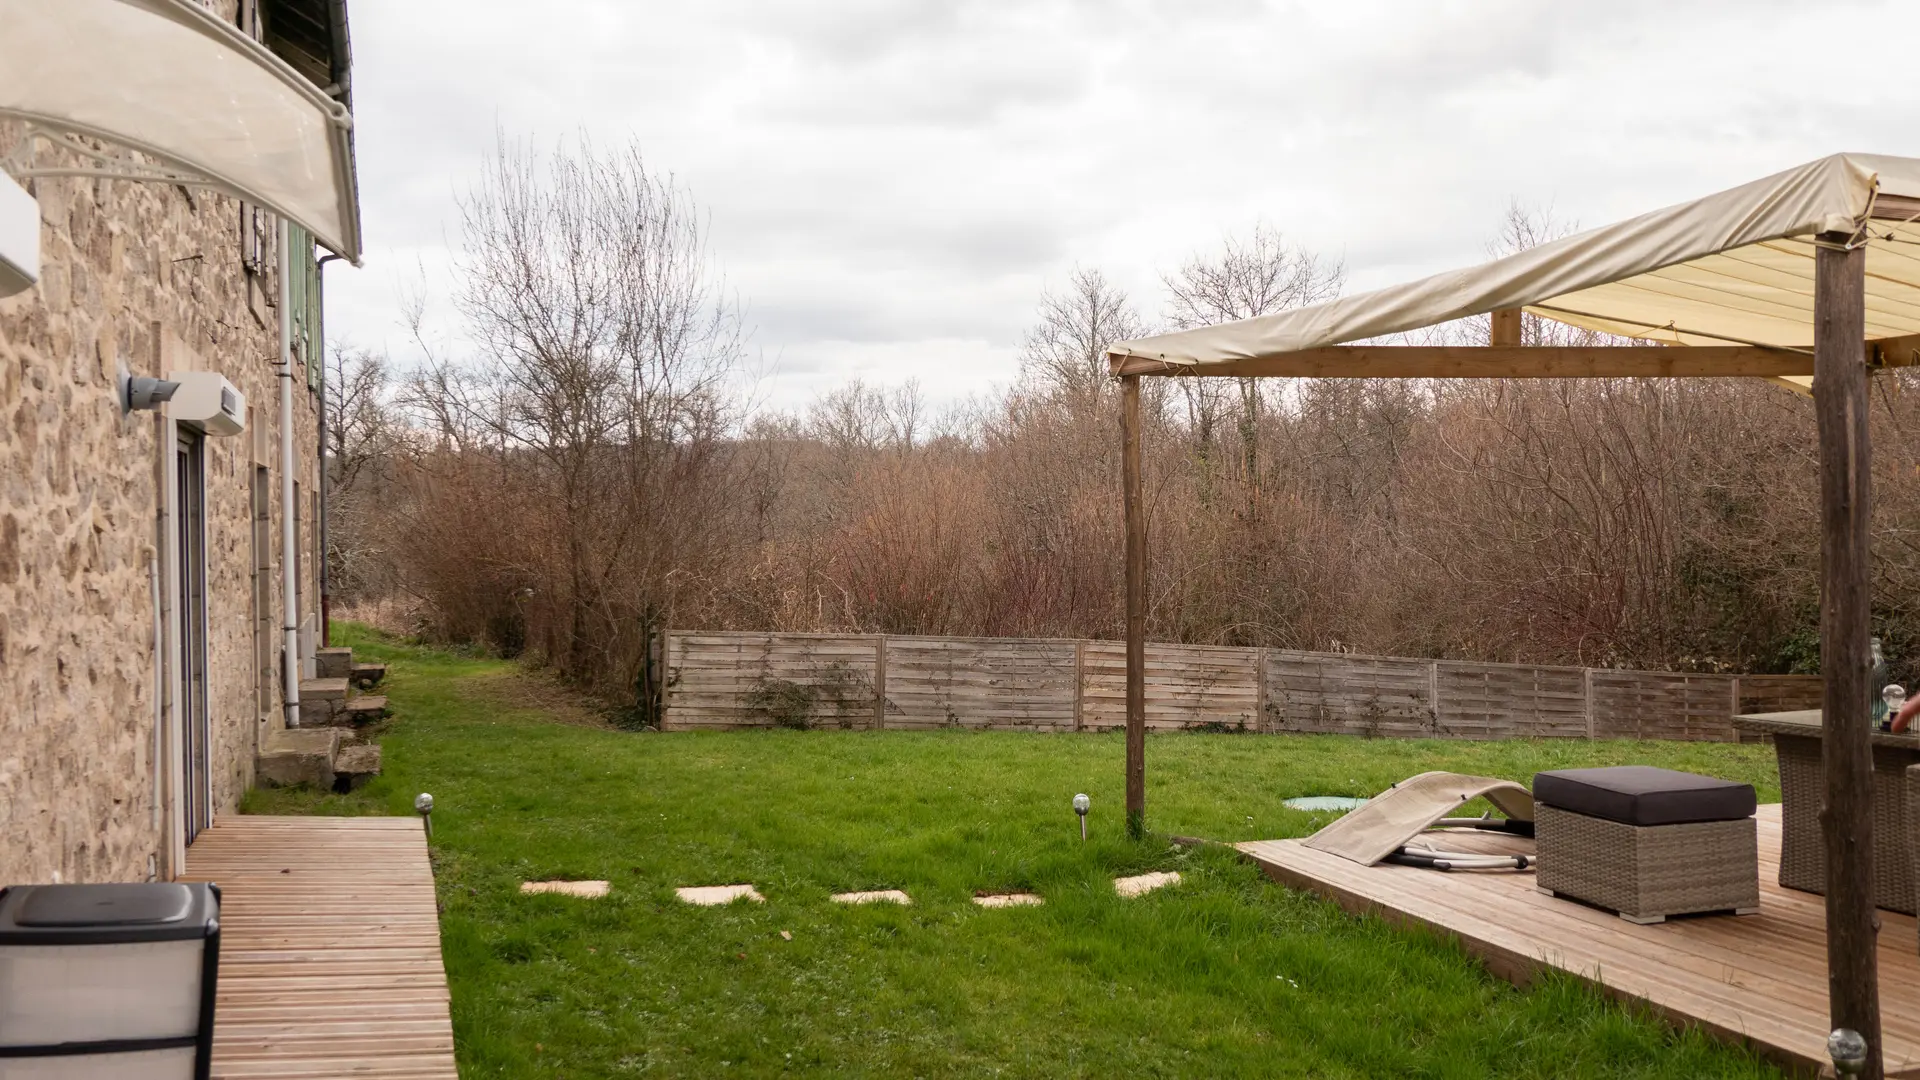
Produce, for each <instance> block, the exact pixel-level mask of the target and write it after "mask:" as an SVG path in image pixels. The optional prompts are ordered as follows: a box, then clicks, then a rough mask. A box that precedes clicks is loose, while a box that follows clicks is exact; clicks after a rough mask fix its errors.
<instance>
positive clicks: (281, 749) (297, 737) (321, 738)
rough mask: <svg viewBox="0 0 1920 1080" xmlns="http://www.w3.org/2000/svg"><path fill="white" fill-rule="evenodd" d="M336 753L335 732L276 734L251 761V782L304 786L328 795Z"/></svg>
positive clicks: (307, 731) (337, 734)
mask: <svg viewBox="0 0 1920 1080" xmlns="http://www.w3.org/2000/svg"><path fill="white" fill-rule="evenodd" d="M339 752H340V732H339V730H338V729H335V728H312V729H308V728H301V729H299V730H295V731H276V732H273V733H272V734H270V735H268V736H267V745H266V746H265V747H264V748H263V749H262V750H261V751H260V754H259V756H258V757H256V758H254V759H253V774H254V778H255V780H256V781H257V782H258V783H261V784H264V785H266V786H267V787H292V786H294V785H297V784H307V785H309V786H312V787H316V788H319V789H320V790H322V791H329V790H332V788H333V785H334V782H335V775H334V758H335V756H336V755H337V754H338V753H339Z"/></svg>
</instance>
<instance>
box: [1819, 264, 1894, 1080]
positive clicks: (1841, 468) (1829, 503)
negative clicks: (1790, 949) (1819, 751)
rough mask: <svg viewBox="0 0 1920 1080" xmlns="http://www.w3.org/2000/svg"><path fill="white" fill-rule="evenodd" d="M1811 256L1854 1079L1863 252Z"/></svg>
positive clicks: (1869, 929) (1833, 983) (1835, 982)
mask: <svg viewBox="0 0 1920 1080" xmlns="http://www.w3.org/2000/svg"><path fill="white" fill-rule="evenodd" d="M1819 240H1820V244H1819V248H1818V250H1817V252H1816V254H1815V256H1814V259H1815V262H1814V308H1813V318H1814V337H1813V342H1814V345H1813V348H1814V362H1813V364H1814V367H1813V370H1814V376H1813V378H1814V388H1815V389H1814V395H1813V399H1814V416H1815V419H1816V420H1817V422H1818V426H1819V441H1820V672H1821V674H1822V675H1823V676H1824V677H1825V687H1824V690H1823V693H1822V698H1821V706H1822V713H1823V716H1824V721H1823V722H1824V724H1825V727H1826V730H1825V737H1824V738H1823V739H1822V740H1821V742H1822V747H1823V754H1824V757H1825V761H1824V765H1825V769H1826V800H1825V805H1824V806H1823V807H1822V809H1821V815H1820V817H1821V821H1820V824H1821V829H1822V831H1823V833H1824V839H1825V841H1826V856H1827V865H1826V871H1827V874H1826V877H1827V896H1826V899H1827V990H1828V1002H1829V1009H1830V1014H1831V1017H1832V1021H1833V1026H1834V1027H1836V1028H1852V1029H1853V1030H1854V1031H1857V1032H1859V1033H1860V1034H1861V1035H1862V1036H1864V1037H1865V1038H1866V1040H1867V1067H1866V1071H1865V1072H1863V1073H1861V1075H1862V1076H1865V1077H1868V1078H1870V1080H1880V1078H1881V1077H1882V1076H1883V1075H1884V1071H1883V1064H1882V1060H1881V1051H1880V989H1879V981H1878V975H1877V970H1876V969H1877V966H1878V965H1877V963H1876V961H1877V959H1878V958H1877V956H1876V955H1875V948H1876V943H1875V933H1876V930H1875V925H1874V924H1875V921H1876V919H1875V916H1874V894H1873V746H1872V742H1871V739H1870V734H1871V733H1870V731H1869V728H1868V721H1867V718H1868V717H1869V716H1870V715H1872V713H1871V704H1872V695H1873V693H1874V691H1875V690H1876V689H1877V688H1876V687H1874V686H1872V685H1871V674H1872V668H1873V656H1872V648H1871V646H1870V643H1869V633H1870V625H1869V624H1870V613H1869V599H1870V593H1869V581H1870V574H1871V569H1872V568H1871V565H1870V562H1869V549H1870V546H1869V542H1868V525H1869V519H1870V517H1871V515H1872V511H1873V492H1872V485H1871V475H1870V465H1871V462H1872V457H1871V454H1870V447H1869V444H1868V437H1867V404H1868V402H1867V366H1866V252H1865V250H1864V249H1861V248H1858V247H1849V246H1848V245H1849V243H1850V241H1851V240H1852V237H1850V236H1849V235H1847V234H1846V233H1822V234H1821V235H1820V238H1819Z"/></svg>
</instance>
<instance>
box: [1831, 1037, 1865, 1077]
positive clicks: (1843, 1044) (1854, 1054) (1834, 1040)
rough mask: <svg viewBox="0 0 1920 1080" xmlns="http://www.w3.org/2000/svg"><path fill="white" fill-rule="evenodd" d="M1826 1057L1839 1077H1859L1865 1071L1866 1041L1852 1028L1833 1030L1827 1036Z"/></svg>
mask: <svg viewBox="0 0 1920 1080" xmlns="http://www.w3.org/2000/svg"><path fill="white" fill-rule="evenodd" d="M1827 1056H1828V1057H1830V1058H1832V1059H1833V1071H1834V1073H1835V1074H1837V1075H1839V1076H1859V1075H1860V1074H1861V1073H1863V1072H1865V1071H1866V1069H1867V1040H1865V1039H1863V1038H1861V1037H1860V1033H1859V1032H1857V1031H1855V1030H1853V1029H1852V1028H1834V1029H1833V1034H1831V1035H1829V1036H1827Z"/></svg>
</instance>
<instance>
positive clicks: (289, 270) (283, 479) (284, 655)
mask: <svg viewBox="0 0 1920 1080" xmlns="http://www.w3.org/2000/svg"><path fill="white" fill-rule="evenodd" d="M274 230H275V233H276V236H275V240H276V244H275V246H276V247H277V248H279V252H280V255H279V264H280V266H279V271H280V602H281V607H282V609H283V611H284V612H285V615H284V617H283V618H282V619H281V629H282V630H283V631H284V638H285V640H284V641H283V642H282V643H281V647H280V651H281V665H280V666H281V672H282V678H283V679H284V681H285V684H286V685H285V688H284V690H283V692H282V700H283V701H284V702H285V707H286V726H287V727H289V728H297V727H299V726H300V612H299V610H298V608H299V604H300V601H299V596H298V594H297V593H296V591H295V588H294V576H295V575H296V574H298V573H299V566H300V564H299V557H300V552H299V547H298V543H297V541H296V539H295V536H294V527H293V522H294V513H295V507H294V505H293V253H292V252H291V251H289V250H288V236H287V219H285V218H280V219H278V220H277V221H276V223H275V225H274Z"/></svg>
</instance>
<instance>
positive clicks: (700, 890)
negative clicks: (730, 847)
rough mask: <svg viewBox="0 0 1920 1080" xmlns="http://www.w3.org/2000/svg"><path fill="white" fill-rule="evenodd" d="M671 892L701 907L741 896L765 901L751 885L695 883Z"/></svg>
mask: <svg viewBox="0 0 1920 1080" xmlns="http://www.w3.org/2000/svg"><path fill="white" fill-rule="evenodd" d="M673 894H674V895H675V896H678V897H679V898H680V899H682V900H684V901H686V902H687V903H689V904H698V905H700V906H701V907H719V906H720V905H721V904H731V903H733V902H734V901H735V900H738V899H740V898H741V897H743V896H744V897H746V898H747V899H749V900H751V901H753V902H754V903H756V904H764V903H766V902H767V898H766V897H764V896H761V895H760V893H759V892H758V891H756V890H755V889H754V887H753V886H752V885H696V886H694V887H693V888H690V889H675V890H673Z"/></svg>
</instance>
